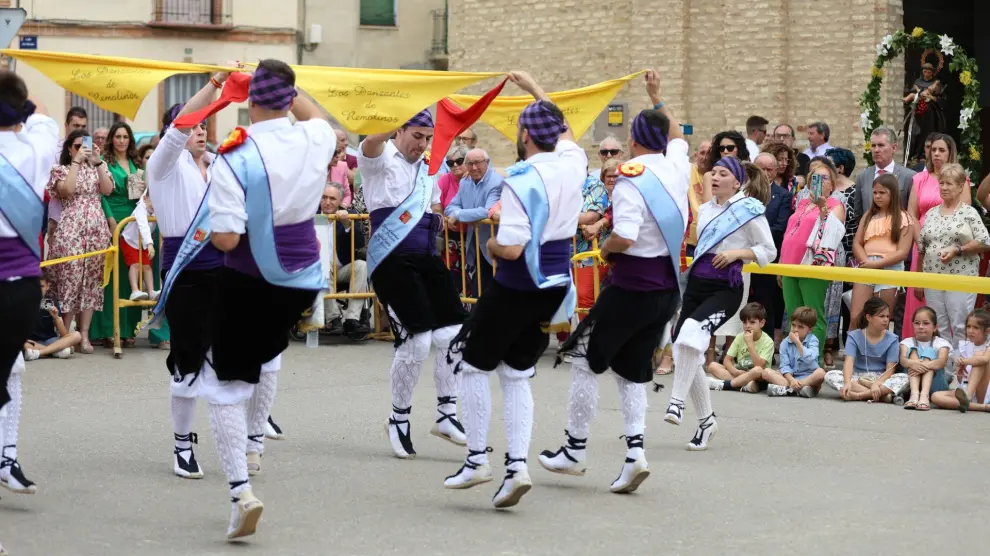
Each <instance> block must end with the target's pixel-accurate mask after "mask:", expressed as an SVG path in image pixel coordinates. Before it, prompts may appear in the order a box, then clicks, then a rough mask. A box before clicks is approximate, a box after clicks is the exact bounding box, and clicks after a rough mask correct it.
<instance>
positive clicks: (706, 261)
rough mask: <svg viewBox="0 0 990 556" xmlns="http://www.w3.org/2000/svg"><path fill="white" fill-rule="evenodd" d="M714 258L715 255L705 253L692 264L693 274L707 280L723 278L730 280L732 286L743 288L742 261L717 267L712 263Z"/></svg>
mask: <svg viewBox="0 0 990 556" xmlns="http://www.w3.org/2000/svg"><path fill="white" fill-rule="evenodd" d="M714 259H715V255H713V254H711V253H705V254H704V255H703V256H702V257H701V258H700V259H698V260H697V261H695V263H694V264H693V265H692V266H691V276H696V277H698V278H705V279H707V280H722V281H723V282H728V283H729V286H730V287H733V288H741V287H742V285H743V279H742V267H743V263H742V261H736V262H734V263H732V264H730V265H729V266H727V267H725V268H715V267H714V266H713V265H712V261H713V260H714Z"/></svg>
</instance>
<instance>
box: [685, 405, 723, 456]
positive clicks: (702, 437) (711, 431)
mask: <svg viewBox="0 0 990 556" xmlns="http://www.w3.org/2000/svg"><path fill="white" fill-rule="evenodd" d="M716 432H718V423H716V422H715V414H714V413H712V414H711V415H709V416H708V417H706V418H705V419H704V420H703V421H701V423H699V424H698V429H697V430H696V431H694V438H692V439H691V441H690V442H688V445H687V449H688V450H690V451H692V452H701V451H703V450H707V449H708V443H709V442H711V439H712V437H713V436H715V433H716Z"/></svg>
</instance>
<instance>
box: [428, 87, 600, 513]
mask: <svg viewBox="0 0 990 556" xmlns="http://www.w3.org/2000/svg"><path fill="white" fill-rule="evenodd" d="M509 78H510V79H511V80H512V82H513V83H515V84H517V85H519V87H520V88H522V89H523V90H524V91H526V92H527V93H529V94H531V95H533V97H534V98H535V99H536V102H533V103H532V104H530V105H529V106H527V107H526V108H525V109H524V110H523V112H522V114H520V116H519V133H518V137H517V140H516V143H517V145H516V147H517V150H518V151H519V157H520V158H522V159H524V160H525V162H522V163H520V164H518V165H516V166H513V167H512V168H510V169H509V171H508V175H509V177H507V178H506V181H505V191H506V192H511V194H510V193H503V194H502V217H501V220H500V222H499V229H498V235H497V236H496V237H494V238H491V239H489V241H488V246H487V248H488V251H489V253H490V254H491V255H492V257H494V258H497V259H498V260H497V264H496V269H497V270H496V273H495V280H494V283H493V284H492V286H491V287H490V288H488V289H485V290H484V292H483V293H482V296H481V299H480V300H479V301H478V306H477V307H476V308H475V310H474V313H473V314H472V316H471V319H470V320H469V321H468V322H467V323H466V324H465V325H464V327H463V329H462V330H461V333H460V334H458V336H457V338H455V339H454V342H453V343H452V346H460V345H463V357H464V360H463V361H462V362H461V363H460V364H459V367H458V369H459V371H463V373H464V375H463V377H462V379H461V380H462V383H461V388H462V391H463V392H464V397H463V398H462V400H461V404H462V405H463V409H464V411H463V412H462V416H463V418H464V425H465V430H466V432H467V442H468V445H467V448H468V454H467V457H466V458H465V460H464V465H462V466H461V468H460V469H459V470H458V471H457V473H455V474H453V475H451V476H449V477H447V479H446V480H445V481H444V486H445V487H447V488H452V489H463V488H469V487H472V486H474V485H477V484H480V483H485V482H488V481H491V480H492V471H491V467H490V466H489V464H488V455H487V452H488V451H490V450H491V448H488V447H487V437H488V423H489V419H490V418H491V411H492V406H491V404H492V400H491V398H492V395H491V390H490V385H489V380H488V378H489V375H488V372H491V371H495V370H497V371H498V377H499V382H500V383H501V384H502V396H503V399H504V404H505V434H506V437H507V438H508V445H509V450H508V452H507V453H506V454H505V465H506V473H505V479H504V480H503V481H502V485H501V486H500V487H499V489H498V491H497V492H496V493H495V496H494V498H492V503H493V504H494V505H495V507H496V508H507V507H510V506H514V505H516V504H517V503H519V499H520V498H521V497H522V496H523V495H524V494H525V493H526V492H528V491H529V490H530V489H531V488H532V486H533V482H532V481H531V480H530V477H529V471H528V468H527V465H526V459H527V456H528V454H529V441H530V438H531V436H532V432H533V393H532V391H531V390H530V385H529V379H530V378H532V377H533V375H534V374H535V373H536V367H535V365H536V362H537V360H539V358H540V355H542V354H543V351H544V350H545V349H546V348H547V345H548V344H549V343H550V337H549V335H548V334H547V331H546V328H545V326H546V325H547V323H550V322H551V321H553V322H561V321H562V322H567V321H568V320H569V317H570V313H573V310H574V305H575V302H576V301H577V297H576V292H575V291H574V290H573V285H572V282H571V276H570V268H571V264H570V252H571V237H573V235H574V230H576V229H577V224H578V215H579V213H580V212H581V188H582V186H583V185H584V181H585V169H586V168H587V167H588V157H587V155H586V154H585V153H584V149H582V148H581V147H579V146H578V145H577V144H576V143H574V135H573V134H572V133H571V131H570V130H569V129H568V128H567V124H566V122H565V120H564V115H563V114H562V113H561V111H560V109H559V108H557V106H555V105H554V104H553V102H552V101H551V100H550V97H548V96H547V94H546V93H545V92H544V91H543V89H541V88H540V86H539V85H537V84H536V82H535V81H533V78H532V77H530V76H529V74H527V73H525V72H513V73H511V74H510V77H509ZM562 303H563V309H564V310H563V311H560V309H561V307H562ZM559 317H563V318H559Z"/></svg>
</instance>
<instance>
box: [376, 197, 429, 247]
mask: <svg viewBox="0 0 990 556" xmlns="http://www.w3.org/2000/svg"><path fill="white" fill-rule="evenodd" d="M394 210H395V209H394V208H392V207H385V208H380V209H377V210H374V211H372V212H371V215H370V217H371V233H372V234H374V233H375V231H376V230H377V229H378V227H379V226H381V224H382V222H384V221H385V219H386V218H388V217H389V215H390V214H392V211H394ZM439 233H440V215H438V214H433V213H431V212H428V213H426V214H424V215H423V217H422V218H420V219H419V222H417V223H416V226H415V227H413V229H412V231H410V232H409V235H407V236H406V237H405V239H403V240H402V241H401V242H400V243H399V244H398V245H396V246H395V248H394V249H393V250H392V253H406V254H409V255H436V254H437V234H439Z"/></svg>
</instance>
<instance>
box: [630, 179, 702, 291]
mask: <svg viewBox="0 0 990 556" xmlns="http://www.w3.org/2000/svg"><path fill="white" fill-rule="evenodd" d="M644 168H645V171H644V172H643V173H642V174H640V175H638V176H624V175H622V174H621V173H620V174H619V180H620V181H623V180H625V181H628V182H629V183H630V184H632V186H633V187H635V188H636V191H639V194H640V195H642V196H643V200H644V201H645V202H646V208H648V209H649V210H650V214H651V215H653V220H655V221H656V223H657V227H658V228H660V235H662V236H663V241H664V243H666V244H667V250H668V251H670V260H671V262H672V263H673V265H674V276H676V277H677V283H678V285H681V264H680V253H681V243H683V242H684V232H685V231H686V230H687V223H686V222H684V215H683V214H681V210H680V209H679V208H678V207H677V202H676V201H675V200H674V198H673V197H672V196H671V194H670V192H669V191H667V186H665V185H664V184H663V182H662V181H660V178H659V177H657V175H656V174H654V173H653V171H652V170H650V168H649V167H648V166H645V165H644ZM682 289H683V288H682Z"/></svg>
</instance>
